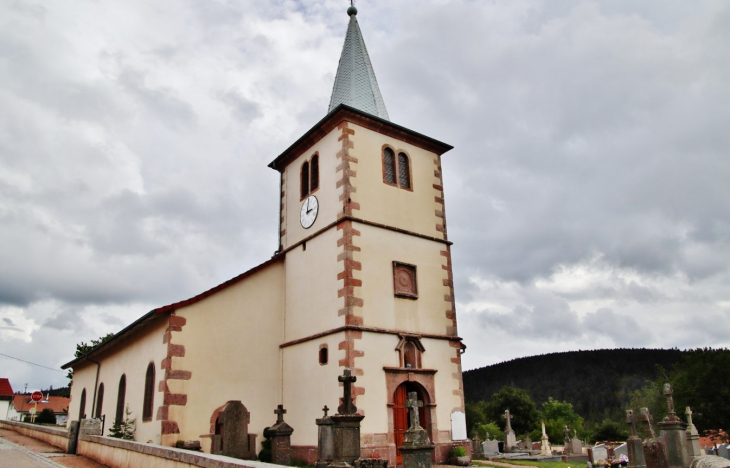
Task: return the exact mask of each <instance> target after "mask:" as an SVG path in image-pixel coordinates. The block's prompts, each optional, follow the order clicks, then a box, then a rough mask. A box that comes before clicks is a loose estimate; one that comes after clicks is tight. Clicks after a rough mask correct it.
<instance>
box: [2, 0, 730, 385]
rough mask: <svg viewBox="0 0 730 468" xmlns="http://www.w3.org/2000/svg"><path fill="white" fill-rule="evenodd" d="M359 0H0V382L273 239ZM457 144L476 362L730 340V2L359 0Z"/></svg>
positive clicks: (456, 185) (29, 371)
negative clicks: (286, 181) (296, 146)
mask: <svg viewBox="0 0 730 468" xmlns="http://www.w3.org/2000/svg"><path fill="white" fill-rule="evenodd" d="M348 6H349V2H348V1H345V0H321V1H314V0H313V1H307V2H302V1H291V0H275V1H271V0H266V1H264V0H240V1H220V0H219V1H215V0H209V1H185V0H175V1H170V0H156V1H154V2H149V1H142V0H125V1H124V2H118V1H110V0H94V1H91V0H77V1H73V2H56V1H45V2H33V1H22V0H9V1H4V2H1V3H0V353H1V354H2V355H0V377H7V378H9V379H10V382H11V384H12V385H13V387H14V389H16V390H18V389H20V390H22V389H23V388H24V384H26V383H27V384H28V386H29V387H28V388H29V390H30V389H35V388H47V387H48V386H50V385H52V386H54V387H60V386H64V385H66V384H67V383H68V380H67V379H66V377H65V373H64V372H58V371H55V370H51V369H46V368H43V367H38V366H32V365H29V364H26V363H24V362H21V361H18V360H15V359H12V358H10V357H7V356H12V357H14V358H19V359H23V360H26V361H30V362H33V363H37V364H41V365H44V366H47V367H50V368H52V369H58V368H59V366H60V365H62V364H64V363H66V362H68V361H70V360H71V359H72V358H73V354H74V351H75V345H76V343H78V342H80V341H89V340H91V339H95V338H98V337H99V336H102V335H105V334H107V333H109V332H116V331H119V330H120V329H121V328H123V327H124V326H126V325H127V324H129V323H131V322H132V321H134V320H135V319H137V318H138V317H140V316H141V315H143V314H144V313H146V312H148V311H150V310H152V309H153V308H156V307H159V306H162V305H166V304H169V303H172V302H176V301H179V300H183V299H186V298H189V297H191V296H194V295H196V294H198V293H200V292H202V291H205V290H207V289H209V288H211V287H213V286H215V285H217V284H219V283H222V282H224V281H226V280H228V279H230V278H232V277H234V276H236V275H238V274H240V273H241V272H243V271H246V270H248V269H249V268H252V267H254V266H256V265H257V264H259V263H261V262H263V261H265V260H267V259H269V258H270V257H271V255H272V254H273V252H274V251H275V250H276V249H277V234H276V233H277V218H278V207H277V200H278V189H279V187H278V177H277V174H278V173H277V172H275V171H273V170H271V169H269V168H268V167H267V164H268V163H269V162H270V161H271V160H273V159H274V158H275V157H276V156H277V155H278V154H280V153H281V151H283V150H284V149H285V148H287V147H288V146H289V145H290V144H291V143H292V142H293V141H295V140H296V139H297V138H298V137H300V136H301V135H302V134H303V133H304V132H306V131H307V130H308V129H309V128H311V127H312V126H313V125H314V124H315V123H316V122H318V121H319V120H320V119H321V118H322V117H324V115H325V114H326V112H327V108H328V104H329V99H330V94H331V92H332V85H333V83H334V77H335V73H336V70H337V63H338V60H339V55H340V51H341V48H342V44H343V41H344V34H345V31H346V28H347V21H348V17H347V14H346V9H347V7H348ZM356 6H357V7H358V10H359V13H358V21H359V23H360V26H361V29H362V32H363V36H364V38H365V42H366V44H367V47H368V51H369V55H370V58H371V60H372V62H373V67H374V69H375V73H376V76H377V78H378V83H379V85H380V88H381V91H382V94H383V98H384V100H385V104H386V106H387V109H388V113H389V114H390V117H391V121H393V122H394V123H397V124H399V125H402V126H405V127H407V128H410V129H413V130H415V131H417V132H420V133H424V134H426V135H429V136H431V137H433V138H436V139H438V140H441V141H444V142H447V143H449V144H452V145H454V147H455V148H454V149H453V150H452V151H450V152H448V153H446V154H445V155H444V156H443V158H442V161H443V173H444V187H445V198H446V213H447V219H448V226H449V239H450V240H451V241H453V242H454V245H453V248H452V249H453V250H452V254H453V268H454V277H455V294H456V301H457V314H458V321H459V330H460V332H459V333H460V335H461V336H462V337H463V338H464V343H465V344H466V345H467V350H466V353H465V354H464V355H463V367H464V369H465V370H466V369H472V368H477V367H482V366H485V365H490V364H495V363H498V362H502V361H505V360H510V359H515V358H519V357H524V356H531V355H535V354H544V353H551V352H558V351H569V350H586V349H597V348H615V347H651V348H671V347H678V348H680V349H687V348H695V347H705V346H712V347H725V346H729V345H730V320H728V318H730V182H729V181H730V154H729V153H730V151H729V150H730V131H729V128H730V86H728V83H730V2H717V1H709V2H706V1H701V0H698V1H693V2H686V1H679V0H657V1H650V0H647V1H643V2H634V1H629V0H625V1H622V0H617V1H611V2H595V1H570V0H561V1H555V2H537V1H522V0H509V1H506V0H505V1H483V2H479V1H467V0H397V1H393V0H390V1H385V0H361V1H358V2H357V3H356Z"/></svg>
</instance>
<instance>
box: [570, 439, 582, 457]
mask: <svg viewBox="0 0 730 468" xmlns="http://www.w3.org/2000/svg"><path fill="white" fill-rule="evenodd" d="M570 453H571V454H572V455H582V454H583V441H582V440H580V439H578V438H577V437H573V439H571V441H570Z"/></svg>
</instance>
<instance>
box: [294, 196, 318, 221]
mask: <svg viewBox="0 0 730 468" xmlns="http://www.w3.org/2000/svg"><path fill="white" fill-rule="evenodd" d="M318 211H319V202H318V201H317V197H315V196H314V195H310V196H308V197H307V199H306V200H304V204H303V205H302V211H301V213H300V214H299V221H301V223H302V227H303V228H304V229H309V228H310V227H312V224H314V221H315V220H316V219H317V212H318Z"/></svg>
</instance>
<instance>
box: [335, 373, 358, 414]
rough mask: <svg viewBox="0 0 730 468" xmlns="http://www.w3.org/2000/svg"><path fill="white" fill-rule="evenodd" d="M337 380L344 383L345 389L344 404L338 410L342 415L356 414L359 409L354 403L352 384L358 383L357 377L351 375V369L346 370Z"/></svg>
mask: <svg viewBox="0 0 730 468" xmlns="http://www.w3.org/2000/svg"><path fill="white" fill-rule="evenodd" d="M337 380H338V381H340V382H342V386H343V387H344V397H343V398H342V404H341V405H340V406H339V407H338V408H337V411H338V412H339V413H340V414H355V413H356V412H357V407H356V406H355V404H354V403H353V402H352V383H353V382H356V381H357V377H355V376H354V375H352V374H351V372H350V369H347V368H346V369H345V370H344V371H343V372H342V375H341V376H339V377H337Z"/></svg>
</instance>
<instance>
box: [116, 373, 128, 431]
mask: <svg viewBox="0 0 730 468" xmlns="http://www.w3.org/2000/svg"><path fill="white" fill-rule="evenodd" d="M126 394H127V376H126V375H124V374H122V377H121V378H120V379H119V390H118V392H117V412H116V415H115V417H116V418H117V420H118V421H121V420H122V419H124V397H125V396H126Z"/></svg>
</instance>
